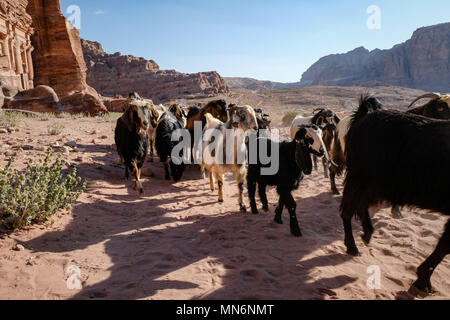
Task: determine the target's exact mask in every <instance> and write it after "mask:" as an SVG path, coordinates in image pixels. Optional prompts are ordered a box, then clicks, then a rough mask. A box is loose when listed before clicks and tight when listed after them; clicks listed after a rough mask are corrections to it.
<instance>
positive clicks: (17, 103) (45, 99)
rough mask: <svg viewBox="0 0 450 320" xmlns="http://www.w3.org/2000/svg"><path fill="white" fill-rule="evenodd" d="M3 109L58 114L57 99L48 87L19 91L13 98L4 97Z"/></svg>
mask: <svg viewBox="0 0 450 320" xmlns="http://www.w3.org/2000/svg"><path fill="white" fill-rule="evenodd" d="M3 108H4V109H20V110H26V111H33V112H50V113H59V112H60V104H59V98H58V95H57V94H56V92H55V90H53V89H52V88H50V87H48V86H37V87H36V88H33V89H29V90H25V91H21V92H19V93H18V94H16V95H15V96H14V97H5V104H4V106H3Z"/></svg>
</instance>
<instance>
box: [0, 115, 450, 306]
mask: <svg viewBox="0 0 450 320" xmlns="http://www.w3.org/2000/svg"><path fill="white" fill-rule="evenodd" d="M53 122H60V123H63V124H64V125H65V129H64V132H63V133H62V134H61V135H60V136H49V135H48V134H47V126H48V125H49V124H51V123H53ZM113 128H114V121H105V120H101V119H92V118H91V119H82V120H80V119H77V120H73V119H52V120H50V121H41V120H38V119H27V120H25V121H24V122H23V123H21V124H20V125H19V130H20V131H19V132H15V133H12V134H1V135H0V141H1V144H2V145H3V147H1V148H2V151H5V149H8V148H10V146H8V145H6V142H7V141H10V142H13V143H14V142H15V143H21V141H20V140H23V141H22V143H26V144H28V145H31V146H32V147H33V148H34V151H27V152H30V156H35V155H37V154H39V153H42V152H40V151H36V149H37V148H38V146H42V145H46V146H48V145H52V144H54V143H56V142H57V140H60V139H61V138H65V140H64V139H63V140H62V141H61V142H59V143H63V142H64V141H70V140H77V142H78V144H79V147H80V148H83V149H85V150H82V152H75V153H71V154H70V155H68V156H64V157H65V158H66V159H67V160H68V161H70V162H73V163H77V162H76V161H75V159H76V158H79V157H82V162H78V170H79V174H80V175H81V176H82V177H83V178H85V179H87V180H88V189H87V191H86V192H85V194H83V195H82V196H81V198H80V199H79V201H78V202H77V204H76V205H75V206H74V208H73V210H71V211H70V212H63V213H61V214H60V215H58V216H55V218H54V223H53V224H47V225H36V226H33V227H31V228H28V229H26V230H22V231H16V232H13V233H6V232H5V230H3V231H0V299H412V298H413V297H412V296H411V295H409V294H407V293H406V291H407V290H408V288H409V286H410V285H411V284H412V282H413V281H414V280H415V277H416V276H415V270H416V268H417V266H418V265H419V264H420V263H421V262H422V261H423V260H424V259H425V258H426V257H427V256H428V255H429V254H430V253H431V252H432V250H433V248H434V246H435V245H436V243H437V240H438V238H439V237H440V235H441V233H442V231H443V227H444V224H445V222H446V221H447V218H445V217H443V216H441V215H440V214H437V213H428V212H424V211H419V210H414V209H404V210H403V213H404V216H405V218H404V219H402V220H395V219H393V218H391V214H390V210H389V208H387V207H386V208H384V209H382V210H381V211H379V212H377V213H376V215H375V216H374V218H373V223H374V226H375V229H376V231H375V234H374V238H373V241H372V243H371V244H370V246H369V247H366V246H364V245H363V243H362V241H361V239H360V238H359V237H356V242H357V245H358V247H359V249H360V251H361V253H362V256H361V257H356V258H354V257H350V256H348V255H346V254H345V246H344V243H343V239H344V233H343V228H342V222H341V219H340V217H339V204H340V199H341V197H340V196H333V195H332V194H331V192H330V189H329V182H328V180H327V179H325V178H324V177H323V172H322V170H321V169H320V170H319V172H314V173H313V174H312V175H311V176H308V177H306V179H305V180H304V181H303V182H302V184H301V187H300V189H299V190H298V191H295V192H294V197H295V199H296V201H297V203H298V209H297V215H298V219H299V223H300V227H301V229H302V232H303V235H304V236H303V237H302V238H295V237H293V236H291V234H290V232H289V220H288V214H287V212H284V215H283V217H284V221H285V224H284V225H277V224H275V223H274V222H272V219H273V216H274V208H275V204H276V203H277V195H276V192H275V190H274V189H270V191H269V192H268V196H269V202H270V204H271V205H270V212H269V213H264V212H263V211H262V210H261V214H260V215H257V216H254V215H252V214H250V213H247V214H243V213H240V212H239V207H238V203H237V186H236V183H235V182H234V179H233V176H232V175H230V176H227V179H226V183H225V188H224V191H225V203H223V204H219V203H218V202H217V194H216V193H212V192H211V191H210V190H209V184H208V181H207V180H202V179H201V177H200V173H199V170H198V168H196V167H192V168H189V169H188V170H187V171H186V173H185V175H184V177H183V179H182V181H181V182H179V183H173V182H171V181H165V180H164V174H163V166H162V165H161V164H160V163H159V162H155V163H150V162H148V163H146V166H145V167H146V168H149V169H152V170H153V172H154V174H155V176H154V177H152V178H145V179H144V182H143V185H144V189H145V194H144V195H143V196H138V195H137V194H136V192H135V191H134V190H133V189H132V182H131V181H128V182H127V181H125V180H124V178H123V176H124V170H123V168H121V167H120V166H118V165H115V164H114V160H115V159H116V158H117V155H116V152H115V150H114V149H113V148H112V147H111V146H112V144H113ZM94 130H97V132H95V133H94V134H93V131H94ZM286 133H287V130H286V129H284V134H286ZM102 136H107V137H106V138H105V137H103V138H104V139H102V138H101V137H102ZM93 139H95V140H96V141H95V142H96V143H95V144H94V143H92V140H93ZM39 140H40V142H39V143H38V141H39ZM1 159H2V160H3V163H2V165H4V164H5V161H4V160H5V159H6V157H5V156H4V155H2V156H1ZM24 159H25V158H24V156H21V157H19V160H18V164H19V165H23V160H24ZM339 186H340V189H341V190H342V179H339ZM246 203H247V204H248V198H246ZM354 232H355V236H357V235H358V233H360V232H361V227H360V226H359V222H358V221H355V222H354ZM17 244H20V245H22V246H23V247H24V248H25V249H24V250H22V251H15V250H13V249H14V248H15V247H16V245H17ZM73 266H75V267H76V268H79V271H80V273H81V274H80V283H81V285H82V288H81V289H76V288H74V286H70V285H69V286H68V285H67V284H68V282H67V280H73V279H74V277H73V276H71V274H69V273H67V270H68V269H69V268H70V267H72V268H71V270H74V269H73ZM370 266H378V267H379V270H380V280H381V283H380V285H381V286H380V288H379V289H370V288H369V287H368V286H367V280H368V278H369V277H370V274H368V268H369V267H370ZM75 270H76V269H75ZM75 280H76V277H75ZM76 282H77V281H69V284H76ZM432 282H433V284H434V287H435V289H436V291H437V293H436V294H434V295H432V296H429V297H427V298H426V299H446V298H449V297H450V265H449V258H448V257H447V258H446V259H445V260H444V261H443V262H442V263H441V265H440V266H439V267H438V269H437V270H436V271H435V273H434V275H433V277H432ZM68 287H69V288H72V289H69V288H68ZM75 287H76V286H75Z"/></svg>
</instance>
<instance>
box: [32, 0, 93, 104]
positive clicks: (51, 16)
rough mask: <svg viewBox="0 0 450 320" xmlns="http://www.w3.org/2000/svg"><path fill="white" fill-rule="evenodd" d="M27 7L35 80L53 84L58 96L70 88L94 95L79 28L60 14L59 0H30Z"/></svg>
mask: <svg viewBox="0 0 450 320" xmlns="http://www.w3.org/2000/svg"><path fill="white" fill-rule="evenodd" d="M27 11H28V13H29V14H30V15H31V17H32V19H33V27H34V28H35V33H34V35H33V37H32V44H33V46H34V52H33V64H34V68H35V78H34V84H35V85H47V86H50V87H52V88H53V89H54V90H55V92H56V93H57V94H58V96H59V97H65V96H68V95H70V94H71V93H73V92H85V93H89V94H92V95H97V93H96V92H95V90H94V89H92V88H91V87H89V86H88V84H87V82H86V64H85V62H84V58H83V51H82V49H81V42H80V36H79V32H78V30H77V29H76V28H75V27H73V26H72V24H71V23H70V22H69V21H68V20H66V19H65V17H64V16H63V14H62V12H61V6H60V3H59V0H29V1H28V7H27Z"/></svg>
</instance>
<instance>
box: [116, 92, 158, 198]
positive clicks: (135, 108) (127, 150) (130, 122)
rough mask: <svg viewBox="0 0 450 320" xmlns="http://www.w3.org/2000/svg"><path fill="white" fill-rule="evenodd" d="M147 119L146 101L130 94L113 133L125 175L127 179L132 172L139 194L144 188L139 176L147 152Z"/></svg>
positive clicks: (148, 117)
mask: <svg viewBox="0 0 450 320" xmlns="http://www.w3.org/2000/svg"><path fill="white" fill-rule="evenodd" d="M149 119H150V116H149V109H148V105H147V103H145V102H144V101H142V100H137V99H133V96H131V95H130V99H129V101H128V108H127V109H126V111H125V113H124V114H123V115H122V117H120V118H119V119H118V120H117V125H116V128H115V134H114V140H115V142H116V146H117V152H118V154H119V156H120V159H121V161H122V163H123V164H124V165H125V177H126V179H129V177H130V172H132V173H133V174H134V178H135V190H136V191H137V192H139V193H141V194H142V193H143V192H144V188H143V187H142V183H141V181H140V177H141V169H142V167H143V165H144V162H145V158H146V157H147V153H148V141H149V138H148V128H149Z"/></svg>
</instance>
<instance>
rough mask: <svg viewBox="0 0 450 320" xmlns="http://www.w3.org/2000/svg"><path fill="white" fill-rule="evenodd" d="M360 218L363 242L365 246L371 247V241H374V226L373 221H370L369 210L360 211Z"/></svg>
mask: <svg viewBox="0 0 450 320" xmlns="http://www.w3.org/2000/svg"><path fill="white" fill-rule="evenodd" d="M358 217H359V218H360V219H361V222H362V226H363V230H364V234H363V235H362V237H361V239H362V240H363V242H364V244H365V245H366V246H368V245H369V243H370V240H371V239H372V234H373V230H374V229H373V225H372V221H371V220H370V216H369V211H368V209H367V208H366V209H362V210H358Z"/></svg>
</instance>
